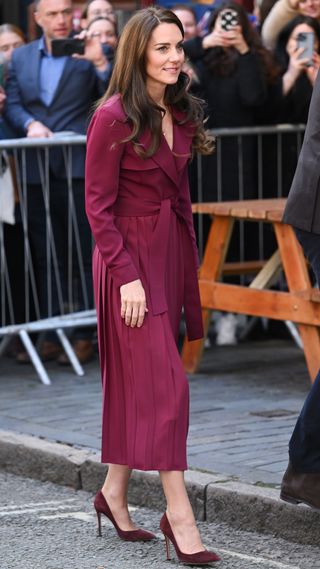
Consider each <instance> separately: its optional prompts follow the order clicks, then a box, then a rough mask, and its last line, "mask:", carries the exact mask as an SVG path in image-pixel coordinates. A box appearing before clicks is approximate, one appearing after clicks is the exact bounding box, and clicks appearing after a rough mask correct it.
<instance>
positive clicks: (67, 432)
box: [0, 340, 309, 484]
mask: <svg viewBox="0 0 320 569" xmlns="http://www.w3.org/2000/svg"><path fill="white" fill-rule="evenodd" d="M47 369H48V371H49V374H50V376H51V379H52V385H51V386H49V387H46V386H43V385H42V384H41V383H40V381H39V380H38V379H37V377H36V375H35V372H34V370H33V368H32V367H31V366H28V365H24V366H21V365H19V364H17V363H16V362H15V361H13V360H11V359H9V358H2V359H1V360H0V392H1V396H0V428H1V429H4V430H10V431H15V432H18V433H25V434H31V435H36V436H40V437H43V438H46V439H48V440H51V441H59V442H64V443H67V444H70V445H73V446H75V447H79V448H83V447H85V448H90V449H94V450H96V451H97V452H99V449H100V417H101V384H100V375H99V373H100V372H99V365H98V358H97V357H96V359H95V361H93V362H91V363H90V364H89V365H88V366H86V375H85V376H84V377H82V378H78V377H76V376H75V375H74V374H73V372H72V371H71V369H70V368H62V367H59V366H58V365H57V364H56V363H51V364H50V365H47ZM189 379H190V389H191V416H190V431H189V451H188V453H189V467H191V468H194V469H201V470H206V471H210V472H216V473H219V474H226V475H228V476H230V475H231V476H235V477H237V478H240V479H241V480H243V481H246V482H253V483H263V484H279V482H280V480H281V476H282V473H283V471H284V469H285V467H286V464H287V445H288V440H289V436H290V433H291V431H292V427H293V425H294V423H295V420H296V417H297V413H298V411H299V410H300V408H301V405H302V402H303V400H304V398H305V395H306V393H307V390H308V388H309V379H308V375H307V371H306V366H305V361H304V357H303V353H302V352H301V351H300V350H299V349H298V348H297V347H296V346H295V345H294V344H293V342H292V341H290V340H288V341H284V340H269V341H263V342H246V343H243V344H239V345H238V346H232V347H231V346H228V347H215V346H214V347H213V348H211V349H209V350H206V352H205V356H204V359H203V362H202V365H201V369H200V373H199V374H197V375H193V376H190V378H189Z"/></svg>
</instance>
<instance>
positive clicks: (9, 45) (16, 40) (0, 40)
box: [0, 32, 24, 62]
mask: <svg viewBox="0 0 320 569" xmlns="http://www.w3.org/2000/svg"><path fill="white" fill-rule="evenodd" d="M23 44H24V41H23V40H22V39H21V37H20V36H18V34H16V33H15V32H4V33H3V34H1V35H0V52H1V53H3V55H4V57H5V60H6V61H8V62H9V61H10V60H11V57H12V53H13V50H14V49H16V47H20V46H21V45H23Z"/></svg>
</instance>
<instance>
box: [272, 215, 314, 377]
mask: <svg viewBox="0 0 320 569" xmlns="http://www.w3.org/2000/svg"><path fill="white" fill-rule="evenodd" d="M274 230H275V233H276V236H277V240H278V245H279V250H280V255H281V259H282V264H283V268H284V272H285V275H286V279H287V284H288V288H289V291H290V292H299V291H310V293H311V292H312V286H311V282H310V278H309V274H308V270H307V266H306V261H305V258H304V255H303V252H302V248H301V247H300V245H299V243H298V240H297V238H296V236H295V234H294V231H293V229H292V227H290V226H289V225H285V224H281V223H274ZM310 304H311V307H312V306H313V304H312V301H310ZM299 332H300V335H301V339H302V342H303V349H304V354H305V358H306V362H307V367H308V371H309V375H310V379H311V381H312V382H313V381H314V379H315V377H316V375H317V373H318V371H319V367H320V338H319V331H318V328H317V327H315V326H308V325H306V324H303V325H302V324H301V325H299Z"/></svg>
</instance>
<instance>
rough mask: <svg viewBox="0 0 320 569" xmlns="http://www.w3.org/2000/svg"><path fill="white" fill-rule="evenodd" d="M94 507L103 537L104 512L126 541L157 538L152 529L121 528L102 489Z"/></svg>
mask: <svg viewBox="0 0 320 569" xmlns="http://www.w3.org/2000/svg"><path fill="white" fill-rule="evenodd" d="M94 507H95V510H96V512H97V518H98V535H99V537H101V535H102V534H101V514H104V515H105V516H106V517H107V518H108V519H109V520H110V522H111V523H112V524H113V525H114V527H115V530H116V531H117V534H118V536H119V537H120V538H121V539H123V540H124V541H151V540H152V539H155V537H156V536H155V535H154V534H153V533H151V532H150V531H145V530H143V529H135V530H129V531H124V530H122V529H120V528H119V526H118V524H117V522H116V520H115V519H114V517H113V515H112V512H111V510H110V508H109V506H108V504H107V501H106V499H105V497H104V495H103V494H102V492H101V490H100V491H99V492H98V494H97V495H96V497H95V499H94Z"/></svg>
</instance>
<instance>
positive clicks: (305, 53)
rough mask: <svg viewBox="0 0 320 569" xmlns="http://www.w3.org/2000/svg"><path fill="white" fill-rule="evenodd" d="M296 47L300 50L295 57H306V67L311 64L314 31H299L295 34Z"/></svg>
mask: <svg viewBox="0 0 320 569" xmlns="http://www.w3.org/2000/svg"><path fill="white" fill-rule="evenodd" d="M297 49H299V50H302V51H301V53H300V54H299V55H298V58H297V59H306V60H307V61H306V63H305V65H306V67H311V66H312V65H313V52H314V33H313V32H300V34H298V35H297Z"/></svg>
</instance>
